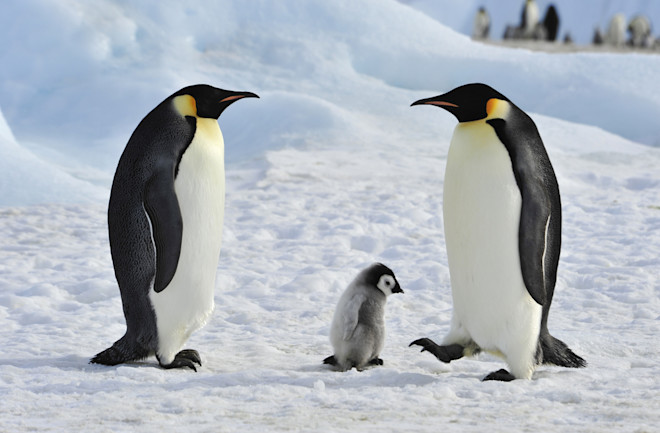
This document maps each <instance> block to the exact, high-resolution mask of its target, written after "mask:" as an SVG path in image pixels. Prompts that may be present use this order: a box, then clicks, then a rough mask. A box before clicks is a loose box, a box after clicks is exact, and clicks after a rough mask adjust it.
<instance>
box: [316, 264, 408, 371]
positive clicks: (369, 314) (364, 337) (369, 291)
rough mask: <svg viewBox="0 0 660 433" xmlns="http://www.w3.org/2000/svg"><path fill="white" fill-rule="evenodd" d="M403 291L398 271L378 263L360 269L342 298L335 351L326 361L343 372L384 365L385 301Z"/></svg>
mask: <svg viewBox="0 0 660 433" xmlns="http://www.w3.org/2000/svg"><path fill="white" fill-rule="evenodd" d="M392 293H403V290H401V286H399V282H398V281H397V280H396V277H395V276H394V272H392V270H391V269H390V268H388V267H387V266H385V265H383V264H381V263H374V264H373V265H371V266H369V267H368V268H366V269H364V270H363V271H362V272H360V273H359V274H358V275H357V277H355V279H354V280H353V281H352V282H351V283H350V284H349V285H348V287H347V288H346V290H345V291H344V293H343V294H342V295H341V298H340V299H339V303H338V304H337V309H336V310H335V315H334V317H333V319H332V327H331V329H330V342H331V343H332V347H333V349H334V352H335V354H334V355H333V356H329V357H327V358H326V359H324V360H323V363H324V364H330V365H333V366H335V367H337V368H338V369H340V370H341V371H347V370H350V369H351V368H353V367H355V368H357V369H358V370H361V369H363V368H364V367H365V366H367V365H383V360H382V359H380V358H379V357H378V356H379V355H380V351H381V350H382V349H383V344H384V342H385V320H384V316H385V301H386V300H387V297H388V296H389V295H391V294H392Z"/></svg>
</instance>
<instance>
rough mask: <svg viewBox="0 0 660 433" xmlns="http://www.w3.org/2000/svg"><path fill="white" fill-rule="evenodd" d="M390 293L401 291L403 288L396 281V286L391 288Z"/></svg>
mask: <svg viewBox="0 0 660 433" xmlns="http://www.w3.org/2000/svg"><path fill="white" fill-rule="evenodd" d="M392 293H403V289H401V286H399V283H396V286H394V288H393V289H392Z"/></svg>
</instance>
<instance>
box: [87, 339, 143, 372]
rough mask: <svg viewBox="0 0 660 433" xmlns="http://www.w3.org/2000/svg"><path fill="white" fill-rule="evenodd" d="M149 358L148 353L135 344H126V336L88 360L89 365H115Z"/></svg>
mask: <svg viewBox="0 0 660 433" xmlns="http://www.w3.org/2000/svg"><path fill="white" fill-rule="evenodd" d="M147 356H149V352H148V351H147V350H145V349H143V348H141V347H139V346H138V345H137V344H130V343H127V342H126V336H124V337H122V338H121V339H119V340H118V341H117V342H115V344H113V345H112V347H109V348H107V349H105V350H104V351H102V352H100V353H97V354H96V355H95V356H94V357H93V358H92V359H90V360H89V362H90V364H102V365H117V364H123V363H125V362H130V361H138V360H140V359H144V358H146V357H147Z"/></svg>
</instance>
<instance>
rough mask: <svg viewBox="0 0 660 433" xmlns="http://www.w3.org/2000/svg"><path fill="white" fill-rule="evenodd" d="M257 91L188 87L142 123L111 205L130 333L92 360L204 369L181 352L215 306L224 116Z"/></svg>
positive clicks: (119, 279)
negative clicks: (149, 360)
mask: <svg viewBox="0 0 660 433" xmlns="http://www.w3.org/2000/svg"><path fill="white" fill-rule="evenodd" d="M249 97H252V98H257V97H258V96H257V95H255V94H254V93H251V92H234V91H229V90H223V89H218V88H216V87H211V86H208V85H201V84H200V85H195V86H189V87H185V88H183V89H181V90H179V91H177V92H175V93H174V94H172V95H171V96H169V97H168V98H166V99H165V100H164V101H163V102H161V103H160V104H158V106H156V108H154V109H153V110H152V111H151V112H149V113H148V114H147V115H146V116H145V117H144V119H142V121H141V122H140V123H139V124H138V126H137V128H135V131H134V132H133V134H132V135H131V138H130V139H129V140H128V143H127V144H126V148H125V149H124V152H123V153H122V155H121V158H120V159H119V163H118V165H117V171H116V172H115V177H114V180H113V182H112V190H111V192H110V202H109V204H108V231H109V239H110V252H111V254H112V262H113V266H114V270H115V276H116V278H117V283H118V284H119V291H120V293H121V300H122V305H123V308H124V316H125V318H126V333H125V334H124V336H123V337H122V338H120V339H119V340H117V341H116V342H115V343H114V344H113V345H112V347H110V348H108V349H106V350H104V351H103V352H101V353H99V354H97V355H96V356H95V357H94V358H92V360H91V362H92V363H96V364H104V365H117V364H121V363H124V362H130V361H136V360H140V359H144V358H146V357H148V356H151V355H156V358H157V359H158V362H159V364H160V366H161V367H163V368H190V369H193V370H196V368H195V364H197V365H201V359H200V357H199V354H198V353H197V351H195V350H190V349H188V350H181V348H182V346H183V345H184V344H185V342H186V341H187V340H188V337H190V334H191V333H192V332H194V331H195V330H197V329H199V328H201V327H202V326H203V325H204V324H205V323H206V321H207V320H208V319H209V317H210V316H211V312H212V311H213V291H214V288H215V275H216V269H217V266H218V257H219V255H220V244H221V239H222V223H223V216H224V201H225V176H224V140H223V138H222V133H221V131H220V128H219V126H218V121H217V120H218V117H219V116H220V114H221V113H222V112H223V111H224V110H225V109H226V108H227V107H229V106H230V105H231V104H233V103H234V102H236V101H238V100H239V99H242V98H249Z"/></svg>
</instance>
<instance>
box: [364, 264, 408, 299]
mask: <svg viewBox="0 0 660 433" xmlns="http://www.w3.org/2000/svg"><path fill="white" fill-rule="evenodd" d="M365 272H366V273H365V276H364V278H365V283H366V284H368V285H369V286H370V287H374V288H376V289H379V290H380V291H381V292H383V293H384V294H385V296H389V295H391V294H392V293H403V290H402V289H401V286H400V285H399V282H398V281H397V279H396V277H395V276H394V272H392V270H391V269H390V268H388V267H387V266H385V265H384V264H382V263H374V264H373V265H371V266H370V267H368V268H367V269H366V270H365Z"/></svg>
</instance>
